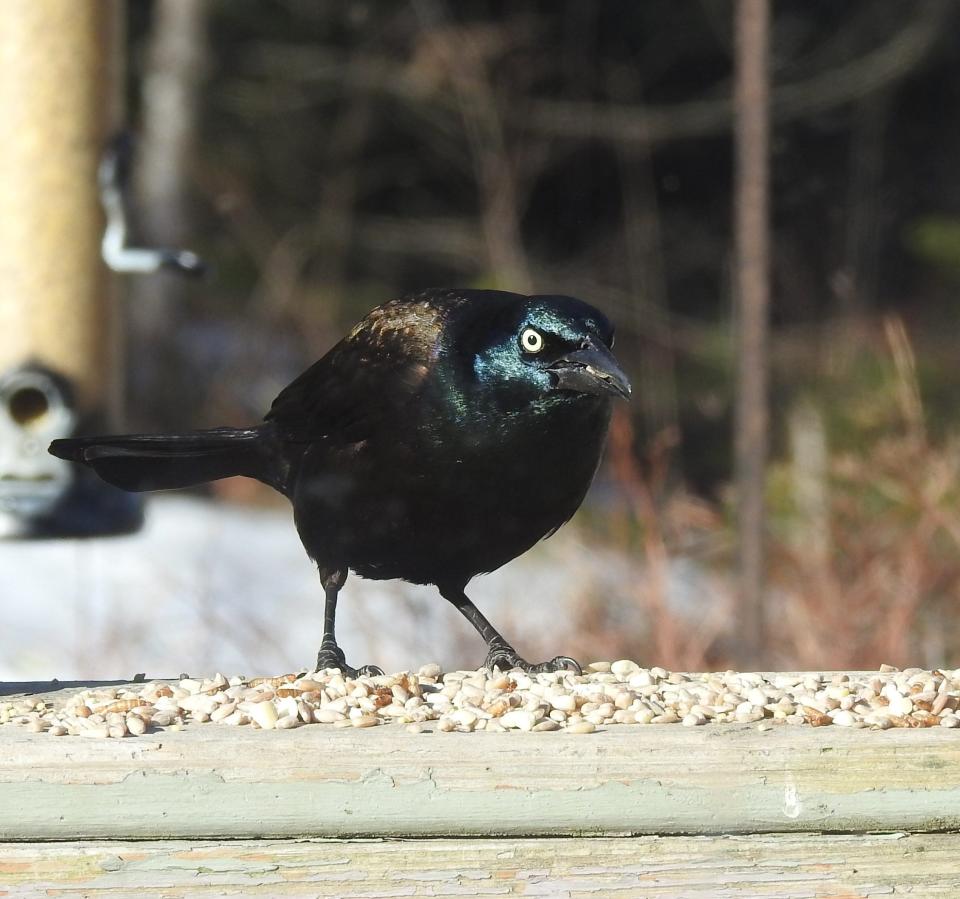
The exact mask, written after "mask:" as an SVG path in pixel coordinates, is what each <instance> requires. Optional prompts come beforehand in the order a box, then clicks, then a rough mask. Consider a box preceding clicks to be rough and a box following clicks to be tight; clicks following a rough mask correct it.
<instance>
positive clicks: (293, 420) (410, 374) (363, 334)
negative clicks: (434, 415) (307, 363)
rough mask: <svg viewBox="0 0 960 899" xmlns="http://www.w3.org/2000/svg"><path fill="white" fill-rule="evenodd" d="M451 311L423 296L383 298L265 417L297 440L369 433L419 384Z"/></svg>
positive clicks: (356, 436)
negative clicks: (384, 301) (386, 300)
mask: <svg viewBox="0 0 960 899" xmlns="http://www.w3.org/2000/svg"><path fill="white" fill-rule="evenodd" d="M446 311H447V310H446V308H445V306H444V304H438V303H436V302H433V301H431V300H429V299H427V300H425V299H423V298H422V297H413V298H410V299H404V300H391V301H390V302H389V303H385V304H384V305H382V306H378V307H377V308H376V309H374V310H373V311H372V312H371V313H370V314H369V315H368V316H367V317H366V318H364V319H363V320H362V321H361V322H360V323H359V324H358V325H357V326H356V327H355V328H354V329H353V331H352V332H351V333H350V334H349V335H347V337H345V338H344V339H343V340H341V341H340V343H338V344H337V345H336V346H335V347H334V348H333V349H332V350H330V352H329V353H327V355H326V356H324V357H323V358H322V359H320V361H318V362H316V363H315V364H314V365H313V366H311V367H310V368H308V369H307V370H306V371H305V372H304V373H303V374H302V375H300V377H299V378H297V379H296V380H295V381H294V382H293V383H292V384H290V385H289V386H288V387H286V388H285V389H284V390H283V391H282V392H281V393H280V395H279V396H278V397H277V398H276V399H275V400H274V402H273V405H272V407H271V408H270V411H269V412H268V413H267V416H266V418H267V420H268V421H273V422H275V423H276V424H277V425H278V427H279V428H280V431H281V433H282V434H283V436H284V438H285V439H287V440H290V441H294V442H309V441H314V440H320V439H323V438H333V439H336V440H337V441H342V442H344V443H354V442H357V441H360V440H365V439H367V438H368V437H370V436H371V434H372V433H374V432H375V431H376V430H377V429H378V428H382V427H384V425H385V423H386V422H388V421H391V420H394V419H395V417H396V416H397V415H398V414H402V409H403V407H405V406H406V405H407V404H408V403H409V402H410V401H411V400H412V399H414V398H415V397H416V396H418V395H419V394H420V393H421V392H422V390H423V388H424V385H425V383H426V381H427V379H428V377H429V374H430V372H431V369H432V367H433V364H434V361H435V359H436V356H437V352H438V348H439V344H440V338H441V334H442V330H443V321H444V317H445V315H446Z"/></svg>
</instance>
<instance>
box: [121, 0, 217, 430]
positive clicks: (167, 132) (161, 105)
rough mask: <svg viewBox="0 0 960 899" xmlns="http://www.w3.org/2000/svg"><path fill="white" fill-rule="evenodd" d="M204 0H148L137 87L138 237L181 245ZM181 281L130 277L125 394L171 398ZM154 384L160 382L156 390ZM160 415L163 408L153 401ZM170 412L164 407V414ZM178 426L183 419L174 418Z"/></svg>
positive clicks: (186, 235)
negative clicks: (130, 366) (148, 26)
mask: <svg viewBox="0 0 960 899" xmlns="http://www.w3.org/2000/svg"><path fill="white" fill-rule="evenodd" d="M209 11H210V4H209V0H156V5H155V8H154V13H153V25H152V31H151V35H150V41H149V45H148V48H147V58H146V64H145V74H144V78H143V88H142V112H141V127H140V131H141V135H140V140H139V142H138V147H137V158H136V160H135V165H136V192H135V195H136V198H137V204H136V209H135V210H134V213H135V218H136V224H137V229H138V232H139V234H140V236H141V237H142V240H143V241H144V242H145V243H147V244H150V245H155V246H180V245H184V246H189V245H190V244H191V243H193V240H192V239H191V238H192V237H193V235H192V234H191V230H192V219H193V215H192V208H191V202H190V188H189V182H190V166H191V163H192V159H193V156H194V148H195V145H196V140H197V122H198V118H199V115H200V89H201V87H202V85H203V81H204V75H205V73H206V71H207V68H208V55H209V49H208V46H207V40H206V31H207V18H208V16H209ZM184 290H185V282H184V280H183V279H182V278H181V277H179V276H178V275H177V274H175V273H168V272H163V271H161V272H158V273H157V274H154V275H147V276H141V277H137V278H135V279H134V280H133V282H132V284H131V293H132V298H131V302H130V306H129V309H128V326H129V332H130V349H131V358H132V359H134V360H136V363H137V369H136V370H135V371H131V377H132V378H133V381H132V383H131V394H132V395H134V396H136V397H137V398H138V399H139V400H140V402H137V403H135V409H136V408H141V407H142V405H143V402H144V400H146V401H148V402H149V403H150V404H151V406H153V405H154V404H156V403H159V404H163V403H164V402H166V401H165V400H164V397H169V398H170V402H171V403H176V402H177V394H178V392H177V391H176V390H171V389H169V386H170V380H169V379H170V377H171V376H172V375H174V374H175V372H176V371H177V370H178V368H179V366H177V364H176V360H175V359H172V358H171V357H170V353H171V345H170V344H171V341H172V336H173V331H174V324H175V320H176V316H177V304H178V300H179V299H180V297H181V296H182V295H183V292H184ZM161 385H166V386H165V387H164V388H163V389H160V388H161ZM156 409H157V412H158V413H159V415H160V417H161V418H162V419H163V418H167V417H168V416H167V415H166V410H165V409H164V408H163V407H162V405H161V406H157V407H156ZM173 414H174V412H173V410H171V412H170V415H173ZM181 424H183V422H181Z"/></svg>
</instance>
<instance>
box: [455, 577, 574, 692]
mask: <svg viewBox="0 0 960 899" xmlns="http://www.w3.org/2000/svg"><path fill="white" fill-rule="evenodd" d="M440 595H441V596H442V597H443V598H444V599H445V600H447V602H449V603H451V604H452V605H453V606H454V608H456V610H457V611H458V612H459V613H460V614H461V615H463V617H464V618H466V619H467V621H469V622H470V623H471V624H472V625H473V626H474V627H475V628H476V629H477V633H479V634H480V636H481V637H483V639H484V641H485V642H486V644H487V646H488V647H489V648H490V651H489V652H488V653H487V658H486V660H485V661H484V663H483V664H484V665H485V666H486V667H487V668H489V669H490V670H491V671H492V670H493V669H494V668H499V669H500V670H501V671H509V670H510V669H511V668H521V669H523V670H524V671H528V672H530V673H532V674H537V673H539V672H541V671H562V670H568V671H573V672H575V673H576V674H582V673H583V669H581V667H580V664H579V662H577V660H576V659H571V658H570V656H556V657H555V658H553V659H551V660H550V661H549V662H539V663H532V662H528V661H527V660H526V659H524V658H523V657H522V656H520V654H519V653H518V652H517V651H516V650H515V649H514V648H513V647H512V646H511V645H510V644H509V643H508V642H507V641H506V640H505V639H504V637H503V635H502V634H501V633H500V632H499V631H498V630H497V629H496V628H495V627H494V626H493V625H492V624H491V623H490V622H489V621H488V620H487V619H486V617H485V616H484V615H483V613H482V612H481V611H480V610H479V609H478V608H477V607H476V606H475V605H474V604H473V603H472V602H471V601H470V600H469V599H468V598H467V595H466V593H464V592H463V588H462V587H441V588H440Z"/></svg>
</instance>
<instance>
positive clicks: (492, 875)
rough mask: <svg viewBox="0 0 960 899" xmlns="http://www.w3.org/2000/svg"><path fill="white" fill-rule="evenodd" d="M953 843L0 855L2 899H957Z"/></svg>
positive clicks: (306, 847)
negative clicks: (228, 898)
mask: <svg viewBox="0 0 960 899" xmlns="http://www.w3.org/2000/svg"><path fill="white" fill-rule="evenodd" d="M958 855H960V835H958V834H913V835H907V834H880V835H877V834H871V835H865V836H856V837H854V836H843V835H837V836H821V835H817V834H799V835H797V834H767V835H761V834H752V835H749V836H742V837H635V838H620V839H613V838H595V839H576V838H574V839H571V838H553V839H521V840H517V839H510V840H503V839H486V840H478V839H472V840H422V841H410V840H399V841H370V842H365V841H357V842H343V841H319V840H303V841H300V840H284V841H279V842H277V841H268V840H257V841H230V842H225V843H209V842H194V843H190V842H182V841H172V842H163V843H93V844H91V843H76V842H70V843H45V844H39V845H38V844H23V843H21V844H5V845H0V894H2V895H5V896H9V897H28V896H30V897H32V896H37V895H47V894H48V891H49V893H50V894H55V895H58V896H80V895H82V896H85V897H91V899H99V897H103V899H105V897H111V899H116V897H118V896H121V895H123V896H127V895H129V896H137V897H145V899H149V897H151V896H164V897H182V899H190V897H196V896H210V895H218V896H222V895H242V896H285V897H306V896H311V897H315V896H318V895H319V896H338V897H342V899H360V897H365V899H370V897H373V896H378V897H386V896H450V895H470V896H478V897H484V896H489V897H492V896H515V895H523V896H551V897H558V896H559V897H567V899H579V897H584V899H587V897H589V899H597V897H598V896H603V897H606V899H625V897H649V899H680V897H684V899H686V897H696V896H703V897H713V899H737V897H756V899H761V897H765V899H813V897H817V899H824V897H838V899H839V897H844V899H852V897H858V899H872V897H878V896H889V895H890V894H891V893H895V892H896V893H899V892H901V891H909V893H910V895H911V897H946V896H950V897H953V896H957V895H960V866H958V865H957V858H958Z"/></svg>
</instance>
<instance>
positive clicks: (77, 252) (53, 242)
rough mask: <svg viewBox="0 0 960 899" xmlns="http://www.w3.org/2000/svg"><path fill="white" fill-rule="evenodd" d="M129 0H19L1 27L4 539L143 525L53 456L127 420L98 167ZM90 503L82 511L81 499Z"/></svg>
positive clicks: (11, 0)
mask: <svg viewBox="0 0 960 899" xmlns="http://www.w3.org/2000/svg"><path fill="white" fill-rule="evenodd" d="M121 12H122V10H121V6H120V4H119V3H118V2H117V0H96V2H77V0H7V2H6V3H5V4H4V8H3V14H4V15H3V27H2V28H0V110H2V113H3V119H4V139H3V141H0V290H2V292H0V534H4V535H11V534H13V535H31V534H36V533H45V534H48V533H78V534H92V533H104V532H116V531H124V530H129V529H131V528H135V527H137V526H138V524H139V521H140V511H139V505H138V504H137V503H136V502H135V501H133V500H131V499H130V498H129V497H126V496H122V495H120V494H117V493H115V492H114V491H111V490H105V489H104V488H103V487H101V486H99V485H97V486H94V485H93V484H92V483H85V482H80V481H78V480H77V478H78V475H77V474H76V473H75V472H73V471H71V470H70V468H69V467H68V466H67V465H66V464H65V463H62V462H61V461H60V460H58V459H54V458H52V457H50V456H48V454H47V451H46V450H47V446H48V444H49V442H50V440H52V439H54V438H57V437H66V436H69V435H70V434H72V433H73V432H74V431H75V430H76V429H77V428H83V427H98V428H99V427H111V426H113V425H114V424H115V420H116V416H117V412H118V410H119V405H120V399H121V395H120V388H121V384H122V382H123V378H122V376H121V369H120V336H119V327H118V325H119V314H118V309H117V293H116V290H115V284H114V279H113V277H112V276H111V274H110V272H109V271H108V269H107V268H106V266H105V265H104V264H103V261H102V259H101V248H100V243H101V235H102V232H103V216H102V212H101V208H100V195H99V190H98V183H97V167H98V164H99V161H100V156H101V153H102V151H103V147H104V145H105V144H106V143H107V140H108V137H109V135H110V134H111V133H112V132H114V131H115V130H116V127H117V122H118V117H119V112H120V105H121V104H120V88H121V81H120V77H119V74H120V64H119V60H120V55H119V38H120V36H121V27H122V19H121ZM81 499H82V502H81Z"/></svg>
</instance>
